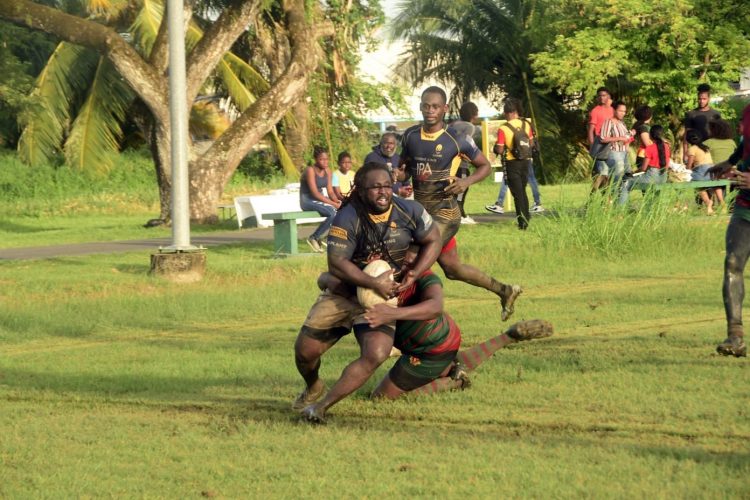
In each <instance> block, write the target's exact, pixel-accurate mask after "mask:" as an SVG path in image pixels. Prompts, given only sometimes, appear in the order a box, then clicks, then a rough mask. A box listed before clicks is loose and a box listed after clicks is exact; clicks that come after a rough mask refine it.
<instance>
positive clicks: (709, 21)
mask: <svg viewBox="0 0 750 500" xmlns="http://www.w3.org/2000/svg"><path fill="white" fill-rule="evenodd" d="M548 18H549V20H550V24H549V30H550V31H551V32H554V33H555V38H554V40H552V42H551V43H550V44H549V46H547V47H545V48H544V50H542V51H541V52H539V53H537V54H535V55H534V56H533V57H532V59H533V67H534V69H535V70H536V74H537V78H538V81H539V82H541V83H544V84H545V85H546V86H547V88H548V89H553V90H555V91H558V92H560V93H561V94H563V95H565V96H566V98H567V99H568V100H569V101H571V102H579V103H585V102H590V101H591V100H592V99H593V96H594V94H595V92H596V88H597V87H598V86H600V85H602V84H605V83H606V84H608V86H610V87H612V89H613V90H614V92H615V93H616V94H619V96H621V97H627V98H629V99H630V100H631V101H633V102H634V103H648V104H649V105H650V106H652V107H654V108H655V109H657V110H659V111H661V112H663V113H665V114H666V115H667V116H668V118H669V120H670V123H669V124H670V125H672V127H673V129H674V130H676V129H677V127H678V126H679V123H680V120H681V119H682V117H683V116H684V112H685V111H687V110H688V109H690V108H692V107H694V106H695V88H696V86H697V84H698V83H700V82H708V83H710V84H711V86H712V87H713V88H714V89H715V90H716V92H715V93H726V92H728V91H729V85H728V84H729V82H732V81H737V80H738V78H739V74H740V70H741V68H742V67H743V66H747V64H748V62H747V54H748V53H749V52H750V39H748V35H749V34H750V15H748V11H747V4H746V2H744V1H742V0H711V1H709V0H659V1H646V0H631V1H627V2H623V1H615V0H607V1H605V2H601V1H593V0H563V1H561V2H554V3H550V5H549V11H548Z"/></svg>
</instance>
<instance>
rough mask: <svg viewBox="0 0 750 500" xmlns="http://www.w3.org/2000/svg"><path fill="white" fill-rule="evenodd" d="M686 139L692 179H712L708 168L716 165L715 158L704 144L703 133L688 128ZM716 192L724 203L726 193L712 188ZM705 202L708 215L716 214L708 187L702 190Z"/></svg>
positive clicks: (688, 165) (702, 197) (702, 198)
mask: <svg viewBox="0 0 750 500" xmlns="http://www.w3.org/2000/svg"><path fill="white" fill-rule="evenodd" d="M685 141H686V142H687V143H688V149H687V165H686V167H687V169H688V170H690V171H691V172H692V173H691V176H690V180H691V181H710V180H711V176H710V175H709V174H708V169H709V168H711V167H713V166H714V160H713V158H712V157H711V152H710V151H709V149H708V146H706V145H705V144H703V141H702V140H701V135H700V133H698V131H696V130H688V131H687V133H685ZM711 191H715V192H716V198H717V199H718V200H719V203H720V204H721V205H724V193H723V192H722V190H721V189H716V190H711ZM699 194H700V197H701V200H703V204H704V205H706V213H707V214H708V215H713V214H714V201H713V199H712V197H711V193H709V190H708V189H704V190H702V191H701V192H700V193H699Z"/></svg>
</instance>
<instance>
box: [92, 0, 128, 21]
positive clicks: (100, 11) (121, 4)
mask: <svg viewBox="0 0 750 500" xmlns="http://www.w3.org/2000/svg"><path fill="white" fill-rule="evenodd" d="M83 4H84V8H85V9H86V12H88V13H89V15H91V16H93V17H95V18H103V19H112V18H114V17H117V16H118V15H119V14H120V13H121V12H122V11H123V9H125V8H126V7H127V6H128V2H127V0H84V1H83Z"/></svg>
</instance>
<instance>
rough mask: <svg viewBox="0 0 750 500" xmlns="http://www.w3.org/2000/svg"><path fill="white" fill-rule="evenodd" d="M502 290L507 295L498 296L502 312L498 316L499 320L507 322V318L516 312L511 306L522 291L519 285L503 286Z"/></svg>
mask: <svg viewBox="0 0 750 500" xmlns="http://www.w3.org/2000/svg"><path fill="white" fill-rule="evenodd" d="M503 290H504V292H507V293H503V294H501V295H500V305H501V306H502V308H503V312H502V313H501V314H500V319H502V320H503V321H508V318H510V317H511V316H512V315H513V312H514V311H515V310H516V309H515V307H513V304H514V302H515V301H516V299H517V298H518V296H519V295H521V293H523V289H522V288H521V287H520V286H519V285H505V286H504V287H503Z"/></svg>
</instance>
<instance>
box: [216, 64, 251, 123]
mask: <svg viewBox="0 0 750 500" xmlns="http://www.w3.org/2000/svg"><path fill="white" fill-rule="evenodd" d="M216 69H217V70H218V73H219V77H220V78H221V81H222V83H223V84H224V87H225V88H226V89H227V92H228V93H229V96H230V97H231V98H232V101H234V105H235V106H237V109H239V110H240V112H242V111H245V110H246V109H247V108H249V107H250V106H251V105H252V104H253V103H254V102H255V100H256V99H257V97H256V96H255V94H253V93H252V92H250V90H248V88H247V87H246V86H245V84H244V82H243V81H242V78H240V75H239V74H237V73H236V72H235V71H234V69H233V68H232V66H231V65H230V64H229V63H228V62H227V61H226V58H222V59H221V61H219V65H218V66H217V68H216Z"/></svg>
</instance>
